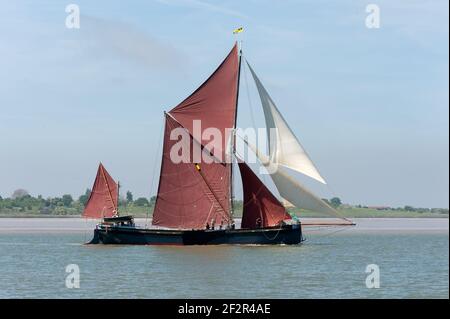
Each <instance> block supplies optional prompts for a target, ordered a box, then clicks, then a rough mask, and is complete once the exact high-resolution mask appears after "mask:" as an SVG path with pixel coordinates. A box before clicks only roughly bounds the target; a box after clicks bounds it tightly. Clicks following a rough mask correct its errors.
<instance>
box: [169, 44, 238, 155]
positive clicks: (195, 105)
mask: <svg viewBox="0 0 450 319" xmlns="http://www.w3.org/2000/svg"><path fill="white" fill-rule="evenodd" d="M238 73H239V58H238V49H237V44H235V45H234V47H233V49H232V50H231V52H230V53H229V54H228V56H227V57H226V58H225V60H224V61H223V62H222V63H221V64H220V66H219V67H218V68H217V69H216V70H215V71H214V73H213V74H212V75H211V76H210V77H209V78H208V79H207V80H206V81H205V82H204V83H203V84H202V85H201V86H200V87H199V88H198V89H197V90H195V91H194V93H192V94H191V95H190V96H189V97H188V98H186V99H185V100H184V101H183V102H181V103H180V104H178V105H177V106H176V107H175V108H173V109H172V110H171V111H169V113H170V114H171V115H172V116H173V117H174V118H175V119H176V120H177V122H178V123H180V124H181V125H182V126H183V127H184V128H186V129H187V130H188V131H189V132H190V133H191V134H192V135H193V136H194V138H197V136H195V133H194V129H193V123H194V120H200V121H201V128H202V131H204V130H205V129H207V128H217V129H218V130H219V131H220V132H221V134H222V137H223V141H222V143H221V148H222V149H221V152H220V153H216V151H217V150H214V154H215V155H216V156H217V157H219V158H220V159H222V160H223V161H224V160H225V146H226V145H227V141H228V138H229V135H230V133H229V132H226V129H227V128H228V129H229V128H233V127H234V125H235V114H236V99H237V90H238V85H237V84H238ZM198 142H200V143H201V144H202V145H206V143H207V142H208V141H204V140H198ZM210 151H212V150H211V149H210Z"/></svg>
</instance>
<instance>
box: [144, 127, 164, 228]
mask: <svg viewBox="0 0 450 319" xmlns="http://www.w3.org/2000/svg"><path fill="white" fill-rule="evenodd" d="M164 122H165V121H161V124H160V128H159V138H158V141H159V145H158V148H157V150H159V149H160V150H161V153H162V152H163V150H162V132H163V130H164ZM157 155H159V152H158V151H156V152H155V157H154V159H153V171H152V179H151V181H152V183H151V185H150V203H151V201H152V196H154V195H153V183H154V179H155V174H156V163H157V160H158V158H157ZM156 196H158V194H156ZM155 204H156V201H155V203H154V204H153V211H154V210H155ZM149 213H150V208H149V209H148V210H147V214H146V215H145V228H147V225H148V216H149Z"/></svg>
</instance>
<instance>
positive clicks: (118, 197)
mask: <svg viewBox="0 0 450 319" xmlns="http://www.w3.org/2000/svg"><path fill="white" fill-rule="evenodd" d="M119 200H120V182H119V181H117V208H116V215H117V216H119V206H120V201H119Z"/></svg>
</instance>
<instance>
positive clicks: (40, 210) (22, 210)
mask: <svg viewBox="0 0 450 319" xmlns="http://www.w3.org/2000/svg"><path fill="white" fill-rule="evenodd" d="M90 194H91V190H90V189H86V191H85V193H84V194H82V195H81V196H79V197H78V198H77V199H74V198H73V197H72V195H70V194H65V195H62V196H61V197H47V198H44V197H43V196H41V195H39V196H37V197H33V196H31V195H30V194H29V193H28V192H27V191H26V190H24V189H17V190H15V191H14V193H13V194H12V195H11V196H10V197H8V198H2V197H1V196H0V213H1V214H14V213H16V214H42V215H80V214H81V213H82V212H83V209H84V206H85V205H86V203H87V201H88V199H89V196H90ZM324 200H325V201H326V202H327V203H328V204H330V205H331V206H333V207H334V208H342V209H350V208H367V209H371V208H372V207H370V206H363V205H355V206H350V205H348V204H342V201H341V199H340V198H338V197H333V198H331V199H329V200H328V199H324ZM155 201H156V196H152V197H151V198H150V199H147V198H145V197H138V198H136V199H134V196H133V193H131V192H130V191H127V192H126V194H125V195H124V196H121V197H120V198H119V210H120V209H122V211H124V210H125V211H130V212H145V211H147V212H151V211H152V210H153V206H154V204H155ZM234 203H235V208H236V209H237V210H241V209H242V201H239V200H237V201H235V202H234ZM374 209H379V210H384V209H386V210H392V211H405V212H418V213H439V214H448V209H447V208H417V207H413V206H409V205H407V206H404V207H397V208H393V207H375V208H374Z"/></svg>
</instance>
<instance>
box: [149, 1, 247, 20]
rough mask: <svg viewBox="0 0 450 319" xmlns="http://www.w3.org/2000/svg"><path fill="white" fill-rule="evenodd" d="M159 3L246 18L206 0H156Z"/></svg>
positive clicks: (239, 13)
mask: <svg viewBox="0 0 450 319" xmlns="http://www.w3.org/2000/svg"><path fill="white" fill-rule="evenodd" d="M157 1H158V2H159V3H162V4H165V5H171V6H182V7H187V8H193V9H202V10H207V11H211V12H218V13H223V14H227V15H231V16H235V17H239V18H247V16H246V15H244V14H242V13H241V12H239V11H235V10H231V9H228V8H225V7H222V6H218V5H215V4H211V3H208V2H206V1H200V0H157Z"/></svg>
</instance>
